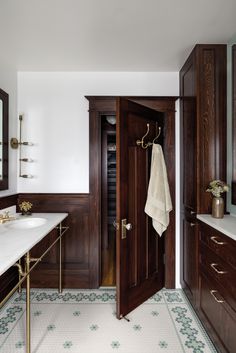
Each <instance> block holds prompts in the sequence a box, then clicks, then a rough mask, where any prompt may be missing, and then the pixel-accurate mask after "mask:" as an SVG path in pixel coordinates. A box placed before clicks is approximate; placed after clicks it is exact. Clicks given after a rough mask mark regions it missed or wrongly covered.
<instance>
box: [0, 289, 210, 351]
mask: <svg viewBox="0 0 236 353" xmlns="http://www.w3.org/2000/svg"><path fill="white" fill-rule="evenodd" d="M33 292H34V293H33V295H32V304H31V320H32V322H31V327H32V329H31V331H32V332H31V333H32V352H33V353H51V352H52V351H55V352H57V353H65V352H69V353H95V352H96V353H114V352H118V353H160V352H166V353H173V352H174V353H216V350H215V349H214V347H213V345H212V343H211V342H210V340H209V338H208V336H207V334H206V332H205V331H204V330H203V328H202V326H201V324H200V322H199V320H198V319H197V317H196V315H195V313H194V312H193V310H192V308H191V306H190V304H189V303H188V301H187V299H186V297H185V295H184V294H183V292H182V291H181V290H165V289H164V290H162V291H160V292H158V293H156V294H155V295H154V296H153V297H152V298H150V299H149V300H147V301H146V302H145V303H144V304H142V305H141V306H139V307H138V308H137V309H135V310H133V311H132V312H131V313H130V314H129V315H128V318H129V320H130V321H129V322H127V321H126V320H117V319H116V317H115V315H114V313H115V310H116V306H115V290H114V289H112V290H111V289H101V290H65V291H64V292H63V293H62V294H58V292H57V291H55V290H34V291H33ZM24 314H25V304H24V295H23V296H21V298H20V299H19V296H18V295H17V294H16V295H15V297H14V298H13V299H12V300H11V301H9V302H8V304H7V305H6V306H5V307H4V308H3V309H2V311H1V312H0V353H15V352H16V353H17V352H19V353H23V352H25V315H24ZM1 325H2V326H1ZM1 328H2V331H1Z"/></svg>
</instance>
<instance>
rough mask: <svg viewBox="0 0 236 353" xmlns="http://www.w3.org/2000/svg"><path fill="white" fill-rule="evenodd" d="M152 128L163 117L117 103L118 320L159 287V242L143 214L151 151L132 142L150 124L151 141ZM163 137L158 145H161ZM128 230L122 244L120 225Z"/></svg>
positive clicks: (161, 243)
mask: <svg viewBox="0 0 236 353" xmlns="http://www.w3.org/2000/svg"><path fill="white" fill-rule="evenodd" d="M156 122H158V126H161V127H162V131H163V114H162V113H158V112H156V111H154V110H152V109H149V108H146V107H143V106H141V105H138V104H136V103H133V102H130V101H128V100H126V99H122V98H118V100H117V222H118V223H119V225H120V227H119V230H117V266H116V268H117V317H118V318H121V317H122V316H124V315H126V314H127V313H129V312H130V311H131V310H133V309H134V308H136V307H137V306H138V305H140V304H141V303H143V302H144V301H145V300H147V299H148V298H149V297H150V296H152V295H153V294H154V293H156V292H157V291H158V290H160V289H161V288H162V287H163V284H164V264H163V253H164V236H162V237H161V238H160V237H159V236H158V235H157V234H156V232H155V230H154V228H153V227H152V221H151V219H150V217H148V216H147V215H146V214H145V213H144V207H145V203H146V197H147V188H148V182H149V169H150V160H151V148H150V147H149V148H148V149H142V148H141V147H140V146H137V144H136V141H137V140H138V139H140V138H141V137H142V136H143V135H144V134H145V132H146V131H147V123H149V124H150V134H149V135H148V136H147V139H148V140H149V141H152V140H153V139H154V137H155V136H156ZM162 139H163V137H161V138H160V140H158V143H161V141H162ZM122 219H126V220H127V223H131V224H132V229H131V230H127V231H126V237H125V238H122V229H121V221H122Z"/></svg>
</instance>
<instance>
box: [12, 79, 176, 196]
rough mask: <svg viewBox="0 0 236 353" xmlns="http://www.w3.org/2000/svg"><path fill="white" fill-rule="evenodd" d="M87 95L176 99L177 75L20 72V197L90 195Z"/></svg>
mask: <svg viewBox="0 0 236 353" xmlns="http://www.w3.org/2000/svg"><path fill="white" fill-rule="evenodd" d="M85 95H137V96H140V95H144V96H167V95H169V96H176V95H178V73H177V72H173V73H156V72H155V73H153V72H148V73H135V72H133V73H128V72H112V73H111V72H104V73H103V72H83V73H82V72H81V73H80V72H69V73H68V72H65V73H62V72H60V73H58V72H55V73H52V72H50V73H49V72H45V73H42V72H40V73H39V72H20V73H18V112H19V113H23V114H24V122H23V139H24V140H28V141H30V142H31V141H32V142H33V143H34V144H35V145H34V146H32V147H23V156H22V157H29V158H32V159H34V162H33V163H30V164H29V163H27V164H26V163H24V165H23V171H22V172H23V174H32V175H33V176H34V178H33V179H23V178H18V192H39V193H40V192H41V193H42V192H48V193H53V192H55V193H57V192H58V193H60V192H61V193H63V192H64V193H70V192H71V193H86V192H89V127H88V101H87V100H86V99H85V98H84V96H85Z"/></svg>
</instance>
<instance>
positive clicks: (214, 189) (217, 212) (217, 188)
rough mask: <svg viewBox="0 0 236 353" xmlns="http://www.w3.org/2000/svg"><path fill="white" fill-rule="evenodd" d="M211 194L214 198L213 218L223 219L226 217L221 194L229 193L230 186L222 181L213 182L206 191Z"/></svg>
mask: <svg viewBox="0 0 236 353" xmlns="http://www.w3.org/2000/svg"><path fill="white" fill-rule="evenodd" d="M206 191H207V192H211V193H212V195H213V198H212V217H214V218H223V217H224V199H223V198H222V197H221V194H223V193H224V192H228V191H229V185H227V184H226V183H225V182H223V181H221V180H212V181H211V182H210V184H209V186H208V188H207V190H206Z"/></svg>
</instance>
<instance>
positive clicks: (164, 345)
mask: <svg viewBox="0 0 236 353" xmlns="http://www.w3.org/2000/svg"><path fill="white" fill-rule="evenodd" d="M158 345H159V347H161V348H167V347H168V343H166V341H160V342H159V343H158Z"/></svg>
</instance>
